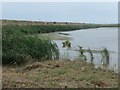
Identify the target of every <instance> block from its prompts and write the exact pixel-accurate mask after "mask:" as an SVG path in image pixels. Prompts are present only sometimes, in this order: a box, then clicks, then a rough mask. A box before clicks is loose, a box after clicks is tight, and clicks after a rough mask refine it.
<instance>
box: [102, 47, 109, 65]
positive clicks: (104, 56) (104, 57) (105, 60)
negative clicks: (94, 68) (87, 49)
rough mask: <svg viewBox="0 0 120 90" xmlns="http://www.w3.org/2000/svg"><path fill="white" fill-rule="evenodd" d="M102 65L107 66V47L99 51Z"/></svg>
mask: <svg viewBox="0 0 120 90" xmlns="http://www.w3.org/2000/svg"><path fill="white" fill-rule="evenodd" d="M101 55H102V62H103V65H106V66H108V65H109V62H110V54H109V51H108V50H107V48H103V50H102V51H101Z"/></svg>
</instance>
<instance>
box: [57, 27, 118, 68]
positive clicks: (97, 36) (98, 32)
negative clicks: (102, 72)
mask: <svg viewBox="0 0 120 90" xmlns="http://www.w3.org/2000/svg"><path fill="white" fill-rule="evenodd" d="M62 33H67V34H69V36H68V37H71V38H72V40H71V43H72V50H67V49H66V48H62V42H63V41H62V40H56V41H55V42H56V43H57V45H58V47H59V49H60V55H61V57H64V58H68V59H71V60H74V59H77V58H78V56H79V52H78V51H74V49H77V50H78V45H80V46H82V47H83V48H84V49H88V48H90V49H94V50H101V49H102V48H107V49H108V50H109V51H114V53H112V52H111V53H110V65H109V67H110V68H116V69H117V66H118V28H94V29H83V30H77V31H68V32H62ZM85 55H87V59H88V60H87V61H88V62H89V60H90V59H89V58H90V56H89V54H88V53H85ZM93 55H94V63H95V65H96V66H99V65H100V64H101V63H100V62H101V55H100V54H93Z"/></svg>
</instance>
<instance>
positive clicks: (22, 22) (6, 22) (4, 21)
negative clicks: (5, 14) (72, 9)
mask: <svg viewBox="0 0 120 90" xmlns="http://www.w3.org/2000/svg"><path fill="white" fill-rule="evenodd" d="M0 22H2V25H98V26H99V27H119V26H120V25H119V24H94V23H82V22H81V23H78V22H56V21H53V22H47V21H27V20H7V19H1V20H0Z"/></svg>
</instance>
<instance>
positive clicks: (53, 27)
mask: <svg viewBox="0 0 120 90" xmlns="http://www.w3.org/2000/svg"><path fill="white" fill-rule="evenodd" d="M117 26H118V25H115V24H104V25H103V24H88V23H71V22H43V21H39V22H38V21H16V20H2V30H20V31H21V32H23V33H25V34H35V33H36V34H38V33H49V32H57V31H72V30H79V29H88V28H99V27H117Z"/></svg>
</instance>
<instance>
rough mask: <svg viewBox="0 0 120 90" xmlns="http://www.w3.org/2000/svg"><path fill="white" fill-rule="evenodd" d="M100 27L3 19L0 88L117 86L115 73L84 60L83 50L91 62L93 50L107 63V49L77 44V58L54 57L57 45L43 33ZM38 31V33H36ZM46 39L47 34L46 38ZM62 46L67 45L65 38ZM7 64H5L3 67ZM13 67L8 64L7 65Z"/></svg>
mask: <svg viewBox="0 0 120 90" xmlns="http://www.w3.org/2000/svg"><path fill="white" fill-rule="evenodd" d="M97 27H100V26H99V25H96V24H69V23H67V22H66V23H65V24H63V23H61V24H58V22H54V24H51V23H50V24H49V23H48V22H47V23H44V22H41V23H39V22H27V21H26V22H25V21H22V22H21V21H19V22H18V21H6V22H4V23H3V27H2V47H3V48H2V52H3V53H2V63H3V79H2V80H3V83H2V84H3V88H83V87H88V88H96V87H112V88H113V87H117V86H118V83H117V79H118V78H117V74H116V73H115V72H114V71H111V70H108V69H105V68H102V69H101V68H95V66H94V64H93V63H87V62H86V61H84V60H86V56H85V55H84V52H89V54H90V55H91V62H92V61H93V54H92V53H94V52H98V53H99V52H101V54H102V55H103V56H104V57H105V60H106V63H107V64H109V52H108V50H107V49H103V50H102V51H96V50H90V49H89V50H85V49H83V48H82V47H81V46H79V50H78V51H79V52H80V57H82V58H79V59H78V60H74V61H69V60H63V61H62V60H58V59H59V49H58V47H57V45H56V44H55V43H54V42H53V41H51V40H48V39H46V38H42V37H43V36H42V34H43V33H49V32H56V31H70V30H78V29H86V28H97ZM38 34H39V36H38ZM48 38H49V37H48ZM63 46H64V47H67V51H68V48H71V42H70V41H69V40H67V41H65V42H63ZM7 65H8V66H7ZM9 65H11V66H16V65H17V66H16V67H11V66H9Z"/></svg>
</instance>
